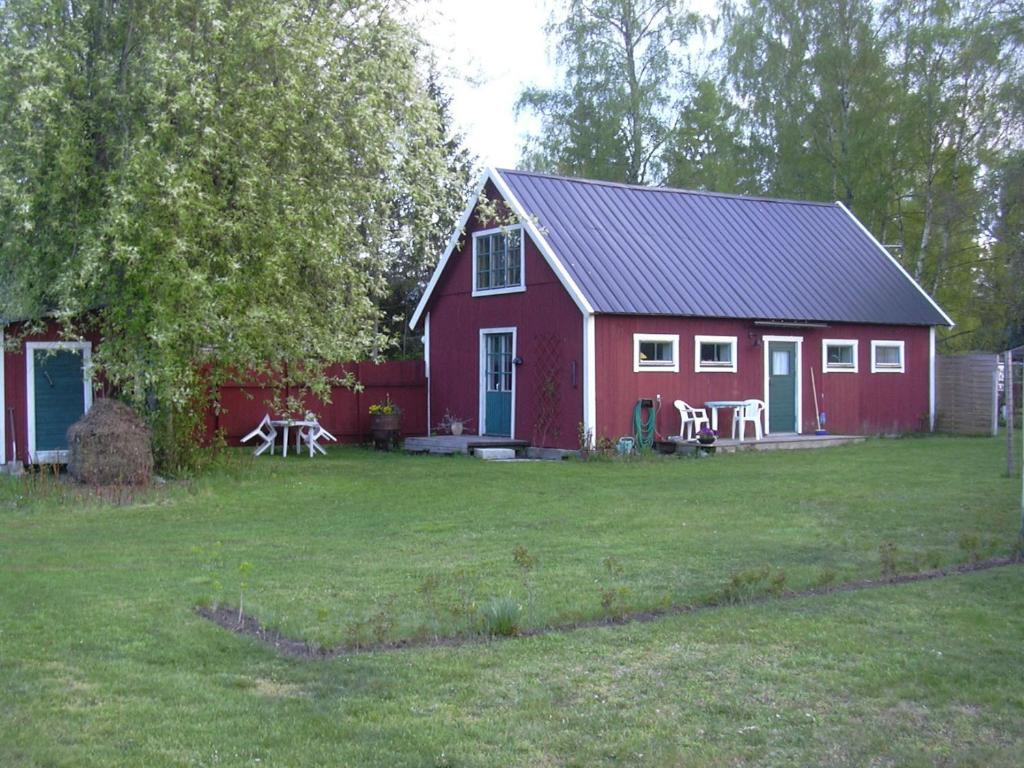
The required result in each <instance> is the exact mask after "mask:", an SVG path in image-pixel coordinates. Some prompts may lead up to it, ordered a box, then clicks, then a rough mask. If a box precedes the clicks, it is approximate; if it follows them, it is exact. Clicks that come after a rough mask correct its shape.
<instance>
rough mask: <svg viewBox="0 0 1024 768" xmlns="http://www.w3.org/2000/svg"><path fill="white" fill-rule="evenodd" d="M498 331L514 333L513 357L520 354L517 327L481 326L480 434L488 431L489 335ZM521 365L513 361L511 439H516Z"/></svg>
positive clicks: (478, 381) (478, 376)
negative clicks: (517, 384)
mask: <svg viewBox="0 0 1024 768" xmlns="http://www.w3.org/2000/svg"><path fill="white" fill-rule="evenodd" d="M496 333H511V334H512V359H513V361H514V360H515V359H516V356H517V354H518V351H517V350H518V342H517V340H516V327H515V326H512V327H510V328H481V329H480V368H479V373H478V375H477V386H478V399H479V401H480V406H479V412H478V414H477V415H478V419H477V422H476V423H477V424H478V425H479V427H480V428H479V430H478V432H479V434H481V435H483V434H486V432H487V337H488V336H489V335H491V334H496ZM518 367H519V366H517V365H516V364H515V362H513V363H512V416H511V419H512V423H511V424H510V425H509V439H511V440H515V439H516V369H517V368H518Z"/></svg>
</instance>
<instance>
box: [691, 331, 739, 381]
mask: <svg viewBox="0 0 1024 768" xmlns="http://www.w3.org/2000/svg"><path fill="white" fill-rule="evenodd" d="M693 370H694V371H695V372H697V373H700V372H702V371H704V372H719V373H736V337H735V336H694V337H693Z"/></svg>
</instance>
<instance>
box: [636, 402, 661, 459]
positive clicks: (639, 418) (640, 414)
mask: <svg viewBox="0 0 1024 768" xmlns="http://www.w3.org/2000/svg"><path fill="white" fill-rule="evenodd" d="M645 408H646V409H647V418H646V419H645V418H644V409H645ZM657 416H658V412H657V410H656V409H655V406H654V402H653V401H652V400H637V401H636V405H635V406H633V434H634V435H635V436H636V445H637V448H640V449H643V448H650V447H651V446H653V445H654V423H655V421H656V420H657Z"/></svg>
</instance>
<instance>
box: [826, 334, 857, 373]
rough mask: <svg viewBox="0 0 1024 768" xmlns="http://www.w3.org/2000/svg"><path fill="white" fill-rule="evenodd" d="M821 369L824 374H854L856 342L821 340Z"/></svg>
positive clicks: (853, 340) (849, 340)
mask: <svg viewBox="0 0 1024 768" xmlns="http://www.w3.org/2000/svg"><path fill="white" fill-rule="evenodd" d="M821 369H822V370H823V371H825V372H826V373H856V372H857V340H856V339H823V340H822V342H821Z"/></svg>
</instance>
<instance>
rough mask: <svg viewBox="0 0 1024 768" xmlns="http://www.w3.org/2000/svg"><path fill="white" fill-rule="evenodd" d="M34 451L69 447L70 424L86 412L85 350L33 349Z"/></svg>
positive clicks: (60, 449) (62, 449)
mask: <svg viewBox="0 0 1024 768" xmlns="http://www.w3.org/2000/svg"><path fill="white" fill-rule="evenodd" d="M33 354H34V355H35V357H34V358H33V360H32V368H33V376H32V384H33V388H34V390H35V392H34V405H35V437H36V440H35V443H36V444H35V451H36V453H37V454H38V453H42V452H46V451H66V450H67V449H68V438H67V433H68V427H70V426H71V425H72V424H74V423H75V422H76V421H78V419H79V418H80V417H81V416H82V414H83V413H85V390H84V388H83V386H82V376H83V372H82V350H80V349H61V350H58V351H56V352H50V351H47V350H34V352H33Z"/></svg>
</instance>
